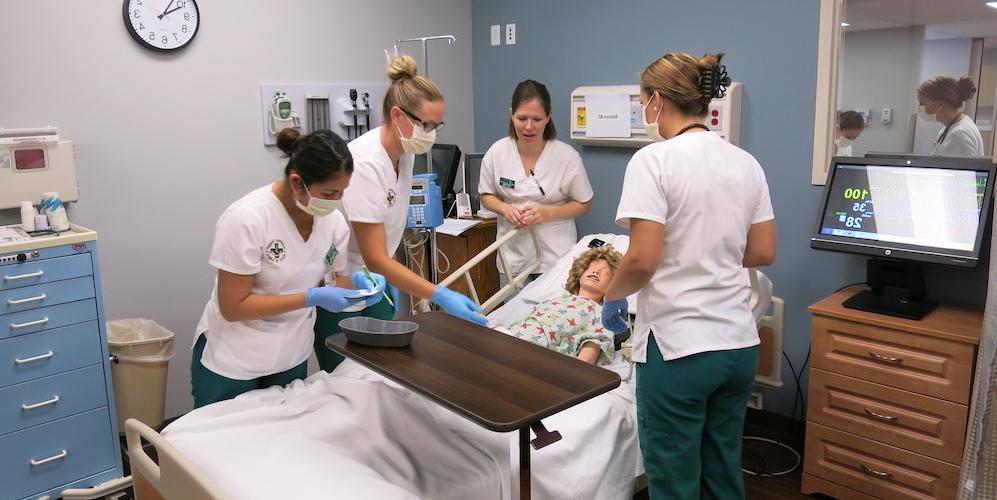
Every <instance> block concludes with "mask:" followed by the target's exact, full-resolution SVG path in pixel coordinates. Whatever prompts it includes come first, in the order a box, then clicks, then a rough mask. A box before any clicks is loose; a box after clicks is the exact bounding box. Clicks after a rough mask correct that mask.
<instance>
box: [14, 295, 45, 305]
mask: <svg viewBox="0 0 997 500" xmlns="http://www.w3.org/2000/svg"><path fill="white" fill-rule="evenodd" d="M47 298H48V296H47V295H45V294H44V293H43V294H41V295H39V296H37V297H28V298H26V299H17V300H8V301H7V305H9V306H16V305H20V304H27V303H28V302H38V301H41V300H45V299H47Z"/></svg>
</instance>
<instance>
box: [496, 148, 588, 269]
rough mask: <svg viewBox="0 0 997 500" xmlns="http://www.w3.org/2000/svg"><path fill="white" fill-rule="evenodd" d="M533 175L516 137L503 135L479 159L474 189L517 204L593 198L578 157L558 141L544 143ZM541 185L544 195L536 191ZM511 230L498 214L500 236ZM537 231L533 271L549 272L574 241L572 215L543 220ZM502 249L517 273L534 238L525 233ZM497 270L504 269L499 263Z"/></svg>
mask: <svg viewBox="0 0 997 500" xmlns="http://www.w3.org/2000/svg"><path fill="white" fill-rule="evenodd" d="M533 173H534V175H532V176H531V175H528V174H527V173H526V171H525V169H524V167H523V160H522V158H520V156H519V150H518V149H516V141H515V140H513V139H512V138H511V137H505V138H503V139H500V140H498V141H497V142H495V144H492V147H490V148H488V151H487V152H486V153H485V156H484V157H483V158H482V159H481V178H480V180H479V181H478V192H479V193H481V194H493V195H495V196H498V197H499V198H501V199H502V201H504V202H506V203H509V204H511V205H514V206H516V207H525V206H527V205H535V204H539V205H557V204H560V203H564V202H566V201H570V200H574V201H577V202H580V203H585V202H587V201H589V200H591V199H592V185H591V184H589V178H588V174H586V173H585V166H584V165H582V159H581V157H580V156H578V152H577V151H575V150H574V149H573V148H572V147H571V146H568V145H567V144H565V143H563V142H561V141H559V140H556V139H553V140H550V141H547V143H546V144H545V145H544V149H543V151H542V152H541V153H540V157H539V158H538V159H537V163H536V165H535V166H534V168H533ZM541 187H543V192H544V193H546V195H544V194H541V193H540V188H541ZM513 229H515V226H514V225H513V224H511V223H510V222H509V221H507V220H506V219H505V218H504V217H499V218H498V237H499V238H501V237H502V235H504V234H506V233H507V232H509V231H511V230H513ZM535 229H536V231H537V236H538V237H539V240H540V249H541V252H542V255H543V257H542V262H541V264H540V268H539V269H538V270H537V271H535V272H537V273H543V272H547V271H548V270H549V269H550V268H551V267H553V265H554V263H555V262H556V261H557V259H558V258H560V257H561V256H563V255H564V254H565V253H567V252H568V250H570V249H571V247H572V246H574V244H575V243H576V242H578V231H577V229H575V221H574V220H573V219H568V220H553V221H548V222H544V223H543V224H540V225H538V226H535ZM501 252H502V255H504V256H505V258H506V260H507V262H508V263H509V266H510V267H511V268H512V272H513V273H515V274H518V273H519V272H520V270H522V269H523V268H524V267H526V265H527V264H529V263H530V261H531V260H532V259H533V257H534V255H535V252H534V250H533V239H532V238H530V235H529V234H528V233H525V232H524V233H522V234H519V235H517V236H516V237H514V238H513V239H512V240H510V241H509V242H507V243H506V244H505V245H504V246H503V247H502V249H501ZM499 272H502V265H501V263H500V264H499Z"/></svg>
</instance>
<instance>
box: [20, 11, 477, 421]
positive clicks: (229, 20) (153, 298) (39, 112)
mask: <svg viewBox="0 0 997 500" xmlns="http://www.w3.org/2000/svg"><path fill="white" fill-rule="evenodd" d="M152 1H155V0H152ZM198 6H199V8H200V13H201V18H202V24H201V29H200V32H199V34H198V36H197V39H196V40H195V41H194V42H193V44H192V45H191V46H190V47H188V48H187V49H186V50H184V51H183V52H182V53H179V54H174V55H168V56H164V55H160V54H156V53H152V52H150V51H148V50H145V49H143V48H140V47H139V46H138V45H137V44H136V43H135V42H134V41H133V40H132V39H131V38H130V37H129V35H128V33H127V32H126V30H125V27H124V23H123V20H122V16H121V2H120V1H117V2H106V1H96V2H94V1H91V2H67V1H57V0H32V1H30V2H13V1H5V2H2V3H0V47H3V48H4V50H3V69H2V70H0V89H2V91H0V127H6V128H15V127H30V126H39V125H55V126H58V127H59V128H60V129H61V132H62V134H63V135H64V136H65V137H67V138H69V139H72V140H73V141H74V142H75V144H76V148H77V168H78V170H79V182H80V188H81V201H80V202H79V203H78V204H76V206H75V207H72V209H71V218H72V219H73V220H74V221H75V222H77V223H80V224H82V225H85V226H88V227H91V228H93V229H95V230H97V231H98V233H99V234H100V239H99V243H98V246H99V251H100V263H101V267H102V272H103V288H104V299H105V304H106V310H107V315H108V317H109V318H112V319H113V318H127V317H144V318H150V319H153V320H155V321H157V322H159V323H161V324H162V325H164V326H165V327H167V328H168V329H170V330H172V331H173V332H175V333H176V334H177V354H176V357H175V358H174V360H173V362H172V364H171V366H170V378H169V389H168V391H169V392H168V398H167V412H166V413H167V416H173V415H178V414H180V413H182V412H184V411H186V410H188V409H189V408H190V405H191V400H190V381H189V363H190V347H189V346H190V345H191V342H192V337H193V329H194V326H195V324H196V323H197V320H198V317H199V316H200V313H201V310H202V308H203V306H204V303H205V301H206V300H207V298H208V296H209V292H210V287H211V286H212V280H213V270H212V269H211V268H210V267H209V266H208V264H207V258H208V251H209V249H210V246H211V240H212V237H213V229H214V223H215V220H216V218H217V217H218V215H219V214H220V213H221V212H222V210H223V209H224V208H225V207H226V206H227V205H228V204H229V203H231V202H232V201H234V200H235V199H237V198H238V197H240V196H242V195H243V194H244V193H246V192H248V191H250V190H252V189H254V188H256V187H259V186H261V185H264V184H265V183H268V182H270V181H272V180H274V179H276V178H277V177H278V176H279V175H280V174H281V172H282V170H283V161H282V160H280V159H278V156H277V154H276V153H275V151H274V150H268V149H265V148H264V147H263V145H262V141H261V133H260V130H259V127H260V122H261V120H260V110H259V84H260V83H261V82H335V81H371V80H374V81H380V80H382V79H383V78H384V73H383V69H384V55H383V49H385V48H387V47H389V46H391V45H392V44H393V42H394V40H396V39H398V38H408V37H413V36H423V35H435V34H446V33H453V34H454V35H456V37H457V44H456V45H455V46H454V47H453V48H447V47H446V44H445V43H441V44H440V45H435V46H433V47H432V48H431V49H430V59H431V63H432V68H431V69H432V75H431V76H432V77H433V79H434V80H435V81H436V82H437V83H438V84H440V85H441V87H442V88H443V91H444V94H445V95H446V98H447V105H448V107H447V116H446V122H447V126H446V127H445V128H444V129H443V130H442V131H441V134H440V137H439V141H440V142H452V143H456V144H458V145H459V146H460V147H461V149H463V150H464V151H474V144H473V138H474V130H473V116H472V96H471V39H470V28H471V5H470V2H467V1H464V0H420V1H418V2H412V1H404V0H395V1H391V0H368V1H364V2H347V1H342V0H334V1H333V0H298V1H294V2H273V1H264V0H238V1H237V0H202V1H201V2H199V5H198ZM403 51H406V52H409V53H412V54H413V55H416V56H417V59H420V58H421V50H420V49H419V48H417V47H416V46H407V47H403ZM11 222H16V215H15V214H13V213H11V212H10V211H6V212H0V223H11Z"/></svg>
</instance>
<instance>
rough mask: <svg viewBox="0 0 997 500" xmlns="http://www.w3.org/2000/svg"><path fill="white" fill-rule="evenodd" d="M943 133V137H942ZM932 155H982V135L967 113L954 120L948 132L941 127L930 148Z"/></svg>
mask: <svg viewBox="0 0 997 500" xmlns="http://www.w3.org/2000/svg"><path fill="white" fill-rule="evenodd" d="M943 135H944V137H942V136H943ZM931 154H933V155H948V156H984V154H985V153H984V150H983V136H981V135H980V129H979V128H977V127H976V123H974V122H973V119H972V118H970V117H969V116H967V115H965V114H964V115H962V118H959V119H958V120H956V122H955V123H953V124H952V126H951V127H949V129H948V132H947V133H946V132H945V129H942V130H941V131H940V132H938V138H937V139H935V145H934V146H933V147H932V148H931Z"/></svg>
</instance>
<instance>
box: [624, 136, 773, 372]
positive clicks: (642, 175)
mask: <svg viewBox="0 0 997 500" xmlns="http://www.w3.org/2000/svg"><path fill="white" fill-rule="evenodd" d="M773 218H774V216H773V214H772V204H771V202H770V201H769V191H768V185H767V184H766V182H765V173H764V172H763V171H762V168H761V166H759V165H758V162H757V161H755V159H754V158H753V157H752V156H751V155H750V154H748V153H747V152H745V151H743V150H741V149H740V148H738V147H737V146H734V145H732V144H730V143H728V142H727V141H725V140H723V139H722V138H720V136H718V135H716V134H712V133H706V132H695V133H686V134H682V135H680V136H678V137H675V138H673V139H670V140H667V141H664V142H658V143H655V144H651V145H649V146H646V147H644V148H643V149H641V150H640V151H637V153H636V154H634V156H633V158H632V159H631V160H630V164H629V165H627V173H626V176H625V177H624V181H623V193H622V195H621V196H620V206H619V209H618V210H617V213H616V222H617V224H619V225H621V226H623V227H624V228H629V227H630V221H631V220H632V219H644V220H650V221H655V222H659V223H661V224H664V226H665V241H664V246H663V248H662V254H661V261H660V262H659V263H658V267H657V269H656V270H655V271H654V276H653V277H652V278H651V281H650V282H649V283H648V284H647V286H645V287H644V288H643V289H642V290H641V291H640V292H639V293H638V294H637V324H636V325H635V329H634V344H633V359H634V360H635V361H639V362H645V361H647V339H648V335H649V333H650V332H652V331H653V332H654V338H655V340H656V341H657V344H658V348H659V349H660V350H661V353H662V355H663V357H664V359H665V360H672V359H676V358H681V357H684V356H689V355H691V354H696V353H700V352H707V351H720V350H728V349H740V348H745V347H751V346H754V345H757V344H758V343H759V341H758V330H757V329H756V327H755V321H754V317H753V316H752V315H751V311H750V310H749V309H748V299H749V298H750V295H751V289H750V285H749V282H748V276H747V271H745V269H744V267H743V266H742V264H741V261H742V260H743V258H744V248H745V245H746V241H747V234H748V227H749V226H751V225H752V224H757V223H759V222H765V221H768V220H772V219H773ZM631 244H632V242H631Z"/></svg>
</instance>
